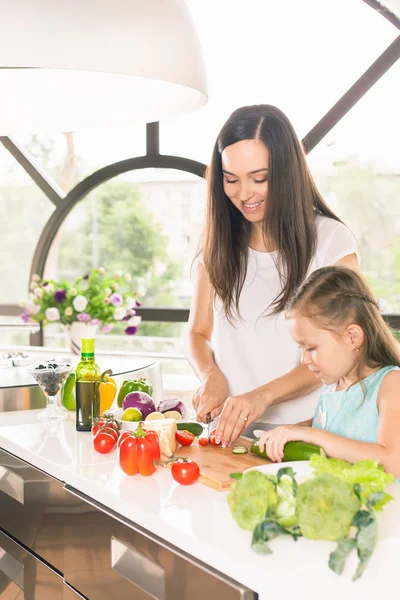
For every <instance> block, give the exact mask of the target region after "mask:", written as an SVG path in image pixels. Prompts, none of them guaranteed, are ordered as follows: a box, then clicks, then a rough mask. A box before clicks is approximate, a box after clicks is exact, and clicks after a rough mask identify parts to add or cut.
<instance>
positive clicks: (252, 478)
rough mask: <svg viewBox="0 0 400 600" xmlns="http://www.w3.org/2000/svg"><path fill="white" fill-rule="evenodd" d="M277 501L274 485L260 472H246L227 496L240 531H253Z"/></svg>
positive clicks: (233, 485)
mask: <svg viewBox="0 0 400 600" xmlns="http://www.w3.org/2000/svg"><path fill="white" fill-rule="evenodd" d="M277 501H278V497H277V494H276V491H275V485H274V484H273V482H272V481H270V480H269V479H267V477H266V476H265V475H263V473H260V471H248V472H247V473H244V474H243V476H242V477H241V478H240V479H238V480H237V481H235V482H234V483H233V484H232V486H231V489H230V491H229V494H228V504H229V508H230V509H231V513H232V516H233V518H234V519H235V521H236V523H237V524H238V525H239V527H241V528H242V529H248V530H250V531H253V529H254V528H255V527H256V525H258V524H259V523H261V521H263V520H264V519H265V515H266V513H267V511H268V509H269V508H273V507H274V506H275V505H276V503H277Z"/></svg>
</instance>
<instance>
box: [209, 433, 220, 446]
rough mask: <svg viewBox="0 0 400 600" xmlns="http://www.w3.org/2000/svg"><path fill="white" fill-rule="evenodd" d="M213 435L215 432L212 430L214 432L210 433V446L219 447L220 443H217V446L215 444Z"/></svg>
mask: <svg viewBox="0 0 400 600" xmlns="http://www.w3.org/2000/svg"><path fill="white" fill-rule="evenodd" d="M215 435H216V430H214V431H212V432H211V433H210V444H211V445H212V446H220V445H221V442H219V443H218V444H217V442H216V441H215Z"/></svg>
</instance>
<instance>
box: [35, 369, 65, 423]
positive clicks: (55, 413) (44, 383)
mask: <svg viewBox="0 0 400 600" xmlns="http://www.w3.org/2000/svg"><path fill="white" fill-rule="evenodd" d="M27 370H28V371H29V373H30V374H31V375H32V377H33V378H34V379H35V380H36V381H37V383H38V384H39V386H40V388H41V390H42V392H43V393H44V394H45V396H46V399H47V406H46V408H45V409H44V410H43V411H42V412H40V413H39V414H38V416H37V418H38V420H39V421H45V422H49V421H51V422H56V421H64V420H65V419H66V418H67V417H68V413H67V412H66V411H65V410H64V409H62V408H59V407H58V406H57V397H58V394H59V392H60V389H61V387H62V384H63V383H64V381H65V380H66V379H67V377H68V375H69V374H70V372H71V370H72V367H71V365H70V364H68V363H62V364H61V363H59V364H57V363H55V362H48V363H40V364H39V365H37V366H36V367H27Z"/></svg>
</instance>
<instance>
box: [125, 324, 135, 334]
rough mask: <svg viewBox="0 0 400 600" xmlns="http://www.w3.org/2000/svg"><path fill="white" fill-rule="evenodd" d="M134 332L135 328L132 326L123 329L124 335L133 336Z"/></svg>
mask: <svg viewBox="0 0 400 600" xmlns="http://www.w3.org/2000/svg"><path fill="white" fill-rule="evenodd" d="M136 332H137V327H135V326H134V325H132V326H131V327H127V328H126V329H125V333H126V335H135V333H136Z"/></svg>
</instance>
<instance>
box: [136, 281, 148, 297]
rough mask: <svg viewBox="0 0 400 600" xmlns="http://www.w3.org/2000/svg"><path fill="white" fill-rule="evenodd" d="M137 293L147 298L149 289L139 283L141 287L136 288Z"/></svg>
mask: <svg viewBox="0 0 400 600" xmlns="http://www.w3.org/2000/svg"><path fill="white" fill-rule="evenodd" d="M136 292H137V295H138V296H145V295H146V292H147V289H146V287H145V286H144V285H143V283H139V285H138V286H137V288H136Z"/></svg>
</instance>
